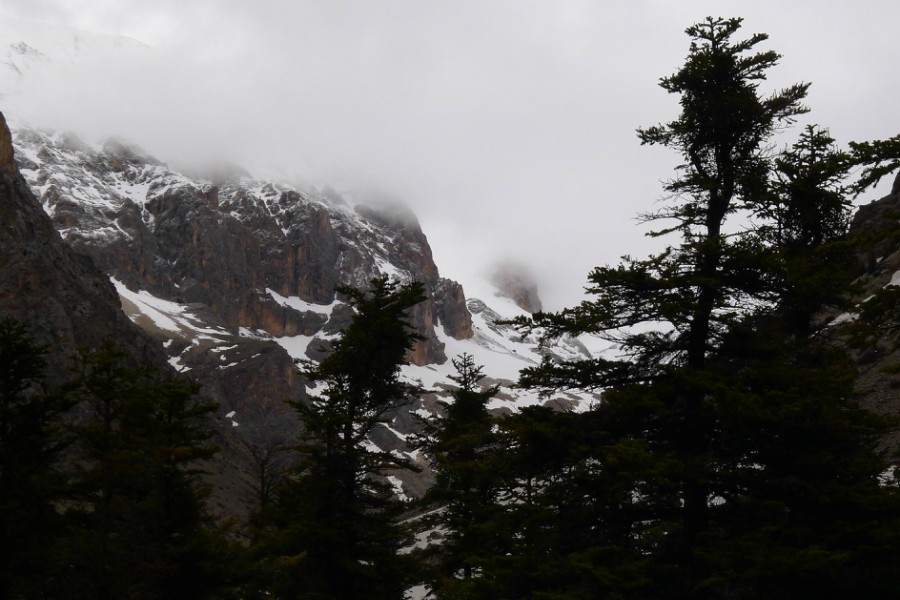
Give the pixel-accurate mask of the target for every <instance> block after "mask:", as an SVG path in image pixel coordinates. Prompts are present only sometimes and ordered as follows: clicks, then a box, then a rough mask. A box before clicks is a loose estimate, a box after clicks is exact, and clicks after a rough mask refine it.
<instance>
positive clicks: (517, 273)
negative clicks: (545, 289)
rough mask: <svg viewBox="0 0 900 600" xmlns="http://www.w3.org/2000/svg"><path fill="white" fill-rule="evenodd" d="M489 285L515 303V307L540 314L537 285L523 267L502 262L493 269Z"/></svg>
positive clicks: (540, 306)
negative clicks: (491, 284) (492, 285)
mask: <svg viewBox="0 0 900 600" xmlns="http://www.w3.org/2000/svg"><path fill="white" fill-rule="evenodd" d="M491 283H493V284H494V285H495V286H497V292H498V293H499V294H500V295H501V296H504V297H506V298H509V299H510V300H512V301H513V302H515V303H516V306H518V307H519V308H521V309H522V310H526V311H528V312H530V313H532V314H533V313H536V312H540V310H541V308H542V305H541V299H540V297H539V296H538V288H537V283H536V282H535V280H534V277H533V276H532V275H531V273H530V272H529V271H528V269H527V268H526V267H524V266H523V265H519V264H516V263H513V262H503V263H500V264H499V265H497V266H496V267H494V270H493V272H492V273H491Z"/></svg>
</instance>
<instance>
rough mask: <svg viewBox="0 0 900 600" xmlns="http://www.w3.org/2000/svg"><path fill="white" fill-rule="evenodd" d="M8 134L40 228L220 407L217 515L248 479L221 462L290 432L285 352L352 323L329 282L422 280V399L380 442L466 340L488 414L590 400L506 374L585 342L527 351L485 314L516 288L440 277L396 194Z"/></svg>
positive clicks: (405, 478) (414, 371)
mask: <svg viewBox="0 0 900 600" xmlns="http://www.w3.org/2000/svg"><path fill="white" fill-rule="evenodd" d="M12 142H13V144H14V146H15V160H16V162H17V163H18V169H19V171H20V172H21V177H20V180H21V181H22V182H23V183H25V184H27V186H28V187H29V188H30V190H32V191H33V194H34V196H35V197H36V199H37V200H38V202H39V205H40V207H42V208H43V212H44V213H45V215H46V217H49V222H47V219H44V220H45V222H47V224H46V227H45V230H46V231H44V232H43V233H41V234H40V236H38V237H45V236H50V237H52V236H55V238H54V239H57V240H58V241H59V243H60V245H63V244H62V240H65V242H66V244H67V246H68V247H69V248H71V249H72V250H73V251H75V252H77V253H79V255H82V256H85V257H89V259H90V262H91V263H93V264H95V265H96V266H97V267H99V269H100V270H101V271H102V272H104V273H105V274H106V275H107V276H108V279H107V280H104V285H105V286H106V289H107V290H108V292H110V294H109V295H110V297H111V301H113V302H115V301H118V302H120V303H121V307H122V310H123V311H124V313H125V314H127V315H128V317H129V318H130V319H131V321H133V322H134V323H135V324H137V325H138V326H140V328H141V329H142V330H143V331H144V333H145V334H146V335H147V336H149V337H151V338H153V339H155V340H157V341H158V343H159V344H160V346H161V347H163V348H164V350H165V353H166V357H167V360H168V362H169V363H170V364H171V365H172V366H173V367H174V368H176V369H178V370H181V371H187V372H189V373H190V374H191V376H193V377H194V378H195V379H196V380H197V381H199V382H200V383H201V384H202V385H203V391H204V392H203V393H204V394H205V395H207V396H209V397H210V398H212V399H214V400H216V401H218V402H219V404H220V413H219V416H220V419H221V424H222V427H221V437H222V439H221V440H220V445H221V446H222V447H223V448H224V449H225V451H224V452H223V453H222V455H223V456H222V459H221V460H220V462H219V464H218V465H217V469H218V472H219V477H218V478H217V486H218V487H219V490H220V494H219V496H218V497H219V501H220V502H221V503H222V510H223V511H225V512H240V511H241V503H240V501H239V500H238V499H239V498H240V496H241V493H242V492H241V488H250V487H252V486H253V482H252V481H249V480H246V479H247V478H246V477H243V476H240V477H238V480H237V481H235V478H234V477H232V475H233V474H234V469H233V465H235V464H236V465H243V467H242V468H241V469H240V471H249V472H252V471H253V463H254V461H255V460H257V459H256V458H254V457H255V456H257V455H258V454H259V453H260V452H262V451H263V450H264V449H265V448H269V447H273V446H275V445H278V444H283V443H287V442H289V441H290V440H291V439H292V436H294V435H295V434H296V431H297V423H296V421H295V417H294V415H293V412H292V411H291V410H290V409H289V408H288V407H287V404H286V401H287V400H291V401H303V400H305V399H306V398H307V397H308V396H309V393H310V391H311V389H310V387H309V384H308V382H307V381H305V380H304V378H303V377H302V376H301V375H300V372H299V370H298V369H297V367H296V365H295V361H296V360H313V361H315V360H318V359H320V358H322V357H323V356H324V355H325V353H326V352H327V351H328V345H329V341H330V340H332V339H334V337H335V335H336V334H337V333H338V332H339V331H340V330H341V328H342V327H344V326H345V325H346V324H347V323H348V322H349V319H350V317H351V315H352V312H351V309H350V307H349V306H348V305H347V304H345V303H344V302H343V301H342V298H341V296H340V294H338V293H336V290H337V288H338V287H339V286H341V285H351V286H355V287H365V286H366V284H367V282H368V281H369V280H371V279H372V278H373V277H376V276H381V275H389V276H392V277H395V278H398V279H400V280H403V281H409V280H416V281H420V282H422V283H423V284H424V286H425V289H426V292H427V297H428V298H427V300H426V301H425V302H423V303H421V304H420V305H418V306H417V307H416V308H415V309H414V311H413V314H412V315H411V322H412V323H413V324H414V325H415V326H416V328H417V330H418V331H419V332H420V333H421V334H422V335H423V336H424V338H425V339H424V340H423V341H422V342H420V343H419V344H418V345H417V346H416V347H415V348H414V349H413V350H412V351H411V352H410V354H409V357H408V358H409V365H407V366H406V367H404V376H405V377H406V378H407V379H408V380H409V381H412V382H416V383H419V384H421V385H422V386H423V387H424V388H425V389H426V390H427V391H428V393H427V394H425V395H424V396H423V397H422V398H420V399H418V400H417V401H416V402H415V403H414V404H412V405H411V406H410V407H409V408H408V409H407V410H403V411H401V412H399V413H398V414H396V415H393V422H392V423H391V424H390V425H385V426H384V427H382V428H381V429H380V430H379V431H378V432H377V434H376V435H374V436H373V439H372V440H371V441H372V443H375V444H376V445H378V446H379V447H382V448H385V449H390V450H392V451H397V452H402V453H409V452H410V451H409V449H408V448H407V447H406V444H405V441H406V438H407V436H408V435H410V434H412V433H415V432H416V431H418V427H419V426H418V421H417V420H416V418H415V417H414V415H416V414H419V415H423V414H431V413H433V412H434V411H436V410H438V403H437V402H436V398H437V397H438V396H446V395H447V391H446V390H447V386H448V385H449V384H450V383H451V382H450V380H449V379H448V376H449V375H450V374H452V373H453V372H454V371H453V367H452V364H451V361H450V360H449V359H450V358H453V357H456V356H458V355H459V354H461V353H464V352H465V353H469V354H472V355H473V356H474V357H475V359H476V362H477V363H478V364H482V365H484V366H485V368H484V372H485V373H486V374H487V375H488V378H487V379H486V380H485V382H484V383H485V384H489V383H493V382H499V383H500V384H501V385H502V386H503V388H502V392H501V393H500V394H499V395H498V396H497V398H496V399H495V401H494V403H493V405H492V407H491V408H492V409H493V410H495V411H510V410H516V409H517V408H518V407H521V406H523V405H527V404H534V403H543V402H551V403H554V404H555V405H557V406H560V407H563V408H567V409H576V410H577V409H579V408H584V407H586V406H588V404H589V402H590V401H591V399H590V398H584V397H580V396H577V395H566V396H564V397H557V398H553V399H549V400H548V399H542V398H539V397H537V396H536V395H535V394H532V393H527V392H525V391H524V390H518V389H516V388H515V387H514V386H513V382H514V381H515V380H516V379H517V376H518V371H519V370H520V369H521V368H522V367H525V366H528V365H533V364H536V363H537V362H539V361H540V359H541V356H542V355H543V354H545V353H547V352H551V353H555V354H556V355H559V356H577V355H584V354H585V353H586V352H587V349H586V348H585V347H584V346H583V345H582V343H581V342H579V341H577V340H570V339H567V340H563V341H562V342H560V343H558V344H557V345H555V346H554V347H551V348H539V347H538V343H537V337H536V336H532V337H531V338H528V339H522V338H521V336H519V335H518V334H517V333H516V332H515V331H514V330H513V329H512V328H510V327H509V326H506V325H503V324H501V323H499V321H501V320H502V319H506V318H511V317H514V316H517V315H520V314H526V313H527V311H526V310H525V309H523V308H521V307H520V306H519V305H518V304H521V302H520V299H519V298H518V297H517V295H516V294H514V293H511V292H510V290H509V289H501V290H497V289H496V288H495V287H494V286H493V285H491V284H490V283H484V284H479V285H481V287H482V289H481V290H480V291H479V297H469V298H467V297H466V294H465V291H464V288H463V286H462V285H461V284H459V283H458V282H455V281H451V280H448V279H445V278H442V277H441V276H440V273H439V269H438V266H437V265H436V264H435V263H434V260H433V258H432V254H431V249H430V247H429V244H428V239H427V237H426V235H425V233H424V232H423V231H422V229H421V227H420V226H419V223H418V221H417V219H416V217H415V215H414V214H413V213H412V212H411V211H410V210H409V209H408V208H407V207H405V206H404V205H403V204H402V203H400V202H399V201H397V200H395V199H392V198H389V197H387V198H386V197H384V196H383V195H379V194H374V193H370V192H359V191H357V192H343V193H339V192H337V191H336V190H334V189H332V188H329V187H323V188H315V187H312V186H304V185H297V184H291V183H288V182H282V181H271V180H266V179H262V178H258V177H255V176H253V175H251V174H250V173H248V172H246V171H244V170H242V169H240V168H238V167H235V166H229V165H225V166H220V167H219V168H217V169H215V170H214V172H213V173H211V174H206V175H205V176H203V175H197V174H186V173H182V172H178V171H177V170H174V169H172V168H170V167H168V166H167V165H166V164H164V163H163V162H161V161H160V160H157V159H156V158H154V157H151V156H148V155H147V154H146V153H144V152H143V151H142V150H141V149H140V148H138V147H135V146H131V145H128V144H125V143H122V142H120V141H107V142H105V143H103V144H90V143H86V142H84V141H82V140H80V139H79V138H78V137H77V136H74V135H72V134H67V133H61V132H47V131H39V130H35V129H28V128H16V131H15V133H14V135H13V137H12ZM23 187H24V186H23ZM36 207H37V204H35V207H34V208H33V210H35V211H36V210H37V208H36ZM50 223H52V227H53V228H55V230H56V232H54V231H51V229H50ZM57 232H58V233H57ZM60 237H61V239H60ZM507 271H508V269H507ZM507 279H509V278H507ZM510 281H512V280H511V279H510ZM507 283H509V282H508V281H507ZM476 287H477V286H476ZM506 287H507V288H509V285H507V286H506ZM527 288H528V293H529V294H530V295H531V296H530V302H531V305H532V306H531V307H532V308H533V306H535V305H536V306H539V299H538V298H537V290H536V287H535V286H534V285H533V284H530V283H529V284H528V286H527ZM113 290H114V291H115V293H116V294H117V295H118V298H116V296H115V295H114V294H113V293H112V291H113ZM226 415H228V416H226ZM410 455H411V456H413V457H416V455H415V454H414V453H410ZM229 465H231V466H229ZM242 477H243V479H244V480H242ZM250 479H251V480H252V476H251V477H250ZM427 484H428V474H427V470H426V473H425V475H424V476H420V475H414V476H412V475H409V474H398V479H397V485H398V489H397V491H398V493H399V494H404V495H408V496H415V495H418V494H420V493H421V492H422V491H423V490H424V488H425V486H427Z"/></svg>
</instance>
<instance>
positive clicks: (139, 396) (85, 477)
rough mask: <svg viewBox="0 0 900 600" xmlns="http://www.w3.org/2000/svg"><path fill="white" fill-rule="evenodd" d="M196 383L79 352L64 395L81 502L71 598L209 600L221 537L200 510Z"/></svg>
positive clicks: (110, 351)
mask: <svg viewBox="0 0 900 600" xmlns="http://www.w3.org/2000/svg"><path fill="white" fill-rule="evenodd" d="M197 391H198V388H197V386H196V385H195V384H193V383H190V382H188V381H185V380H183V379H180V378H175V377H171V376H164V375H161V374H159V373H157V372H156V371H155V370H153V369H152V368H150V367H143V366H141V367H132V366H128V364H127V361H126V360H125V357H124V355H123V354H122V353H121V352H120V351H118V350H116V349H115V348H114V347H113V346H111V345H107V346H105V347H103V348H101V349H99V350H96V351H88V352H85V353H84V354H83V355H82V357H81V360H80V364H79V367H78V370H77V373H76V376H75V379H74V381H73V383H72V386H71V391H70V392H69V395H70V397H71V398H72V399H74V400H77V402H78V403H79V409H80V414H79V416H78V418H77V422H76V424H75V426H74V432H75V436H76V444H77V445H76V447H77V451H78V454H77V456H76V457H75V461H74V465H75V468H76V472H75V485H76V486H77V490H76V491H77V496H76V499H77V502H75V503H73V504H72V505H71V506H70V507H68V508H69V510H68V517H69V518H70V519H71V521H72V523H73V526H72V534H71V539H70V561H71V567H72V582H73V592H72V597H78V598H98V599H113V598H159V599H162V598H209V597H214V594H215V590H216V589H217V588H219V586H220V585H221V582H220V581H217V580H216V579H215V578H216V577H221V576H222V575H223V571H222V570H220V569H221V562H222V561H223V557H224V555H220V554H217V552H218V551H219V550H224V547H225V544H224V542H223V541H222V540H220V539H218V538H217V532H216V531H215V530H214V529H212V528H210V527H209V525H210V523H209V519H208V518H207V517H206V515H205V509H204V506H203V497H204V495H205V490H204V489H203V487H202V485H201V482H200V475H201V473H200V472H199V471H198V470H197V463H198V461H200V460H203V459H206V458H209V457H210V456H212V454H213V453H214V452H215V451H216V449H215V447H214V446H212V445H211V444H210V443H209V437H210V431H209V430H208V429H207V426H206V423H205V418H206V417H207V415H208V414H209V413H210V412H211V411H213V410H214V409H215V405H213V404H209V403H205V402H203V401H201V400H200V399H199V398H198V396H197Z"/></svg>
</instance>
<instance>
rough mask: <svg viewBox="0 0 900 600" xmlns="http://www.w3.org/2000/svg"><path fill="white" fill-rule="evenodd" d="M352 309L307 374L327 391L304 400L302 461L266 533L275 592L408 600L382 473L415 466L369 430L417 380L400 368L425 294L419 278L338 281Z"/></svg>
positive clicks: (391, 501) (399, 537)
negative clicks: (352, 284) (412, 318)
mask: <svg viewBox="0 0 900 600" xmlns="http://www.w3.org/2000/svg"><path fill="white" fill-rule="evenodd" d="M340 292H341V293H343V294H344V295H345V296H346V297H347V299H348V301H349V303H350V304H351V305H352V306H353V307H354V308H355V310H356V314H355V315H354V316H353V319H352V322H351V323H350V325H349V326H348V327H347V328H346V329H345V330H344V331H343V332H342V334H341V336H340V339H339V340H337V341H336V342H335V343H334V345H333V352H332V353H331V354H330V355H329V356H328V357H326V358H325V359H324V360H322V362H321V363H319V364H318V365H307V370H306V374H307V376H309V377H310V379H312V380H313V381H316V382H322V383H324V385H325V389H324V391H323V393H322V395H321V396H319V397H316V398H313V399H312V402H311V403H310V404H302V403H297V404H294V405H293V406H294V408H295V409H296V410H297V411H298V413H299V415H300V417H301V420H302V423H303V428H304V429H303V433H302V438H301V441H300V443H299V444H298V445H297V446H296V450H297V455H298V465H297V467H296V469H295V470H294V472H293V473H292V474H291V476H290V478H289V480H288V481H287V482H285V483H284V484H283V485H282V486H280V488H279V490H278V493H277V501H276V502H275V506H273V509H272V513H271V517H270V519H271V520H270V529H269V532H268V536H267V537H266V538H265V539H264V540H262V542H261V545H262V548H260V549H259V552H260V553H261V554H263V555H264V556H269V557H272V558H271V559H270V560H271V561H273V562H274V565H272V569H271V570H273V571H274V572H275V578H274V580H273V581H272V582H271V583H270V584H269V586H270V587H271V590H272V592H273V593H276V594H278V595H279V597H285V598H309V599H314V598H320V599H323V600H324V599H326V598H328V599H330V598H344V599H347V600H352V599H355V598H359V599H362V598H365V599H370V598H371V599H376V598H377V599H381V598H384V599H397V600H399V599H401V598H403V594H404V591H405V589H406V586H407V584H408V583H409V579H410V577H411V572H410V569H409V568H408V567H409V563H408V561H409V557H406V556H401V555H399V553H398V552H399V550H400V547H401V544H402V542H403V541H404V532H403V530H402V529H401V528H400V526H399V525H398V524H397V523H396V519H397V517H398V515H399V511H400V509H401V508H402V507H401V506H400V505H399V502H398V501H397V500H396V498H395V497H394V495H393V490H392V488H391V487H390V485H388V484H387V482H386V481H384V479H383V477H382V476H383V475H384V474H385V472H386V471H387V470H389V469H396V468H405V467H409V466H410V465H409V464H408V463H407V461H405V460H402V459H400V458H398V457H397V456H395V455H393V454H391V453H390V452H384V451H380V450H377V449H375V448H372V447H371V446H370V445H368V443H367V436H368V434H369V433H370V432H371V431H372V430H373V429H374V428H375V427H377V426H379V424H380V423H381V422H382V421H383V420H384V419H385V417H386V416H387V415H388V413H389V412H390V411H391V410H394V409H396V408H399V407H400V406H403V405H404V404H407V403H408V402H410V401H411V397H412V395H413V394H414V393H416V388H414V386H411V385H409V384H406V383H404V382H403V381H402V380H401V379H400V367H401V366H402V365H403V364H404V362H405V361H406V355H407V352H408V351H409V350H410V349H411V348H412V347H413V344H414V343H415V341H416V340H417V339H418V338H419V336H418V335H417V334H416V333H415V332H414V331H413V330H412V329H411V327H410V326H409V324H408V322H407V313H408V311H409V309H410V308H412V307H413V306H415V305H416V304H418V303H419V302H421V301H422V300H423V299H424V295H423V291H422V286H421V285H420V284H418V283H409V284H402V285H401V284H399V283H396V282H393V281H390V280H388V279H387V278H380V279H374V280H372V282H371V288H370V289H369V290H367V291H363V290H358V289H355V288H341V289H340Z"/></svg>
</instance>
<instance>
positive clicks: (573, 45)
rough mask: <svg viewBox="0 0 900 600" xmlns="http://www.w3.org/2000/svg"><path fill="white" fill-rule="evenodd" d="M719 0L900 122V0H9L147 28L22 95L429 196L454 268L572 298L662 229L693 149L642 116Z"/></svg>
mask: <svg viewBox="0 0 900 600" xmlns="http://www.w3.org/2000/svg"><path fill="white" fill-rule="evenodd" d="M707 15H712V16H725V17H730V16H741V17H744V18H745V21H744V28H743V34H744V35H742V36H741V37H746V36H748V35H750V34H751V33H754V32H766V33H768V34H769V35H770V40H769V41H768V42H767V44H766V46H765V47H766V48H767V49H774V50H776V51H778V52H780V53H781V54H783V55H784V58H783V59H782V61H781V64H780V66H779V67H777V68H776V69H775V70H774V71H773V72H772V73H771V77H770V81H769V82H768V83H767V84H764V87H765V88H766V89H773V88H774V87H775V86H778V87H782V86H785V85H789V84H791V83H794V82H797V81H810V82H812V84H813V85H812V88H811V90H810V95H809V98H808V104H809V106H810V107H811V108H812V113H811V114H810V115H809V116H808V117H805V118H804V120H803V121H802V122H808V123H819V124H821V125H823V126H826V127H828V128H830V130H831V133H832V135H833V136H834V137H835V138H837V140H838V141H839V142H840V143H842V144H845V143H846V142H848V141H850V140H868V139H879V138H886V137H891V136H893V135H896V134H897V133H898V130H900V109H898V99H900V73H898V61H900V33H898V26H900V2H897V1H896V0H883V1H876V0H857V1H856V2H853V3H850V2H845V1H839V0H809V1H807V0H796V1H785V0H778V1H767V0H755V1H747V2H743V1H730V2H729V1H725V0H718V1H714V0H708V1H700V0H693V1H692V0H671V1H662V0H656V1H654V0H629V1H625V0H615V1H613V0H605V1H601V0H594V1H588V0H546V1H542V2H538V1H527V0H515V1H513V0H508V1H500V0H477V1H476V0H471V1H469V0H452V1H451V0H442V1H437V0H433V1H427V0H315V1H313V0H283V1H278V0H257V1H255V2H248V1H247V0H154V1H153V2H147V1H143V0H0V19H2V20H3V21H5V25H6V27H0V32H2V33H3V36H4V37H9V38H10V39H9V40H4V42H7V43H12V42H15V41H18V40H16V39H13V38H14V37H15V36H16V32H18V31H21V32H23V36H24V32H25V31H26V30H28V29H30V28H31V29H33V28H35V27H36V28H38V29H40V30H42V31H44V32H45V33H47V32H50V37H51V38H52V37H53V36H54V35H56V36H59V35H64V33H63V32H64V31H65V30H66V29H67V28H77V29H80V30H84V31H88V32H93V33H97V34H106V35H125V36H129V37H131V38H134V39H135V40H139V41H141V42H143V43H144V44H146V47H141V46H137V47H136V48H131V49H130V50H128V51H127V52H126V51H123V52H121V53H118V54H111V53H109V52H105V53H104V54H103V56H101V57H93V58H91V60H90V61H82V64H81V65H76V66H70V67H68V68H67V70H66V72H65V73H55V74H54V75H53V76H45V77H44V78H43V80H39V79H35V80H34V81H32V82H31V83H30V84H29V85H28V86H26V88H24V91H23V92H21V93H19V94H7V95H6V96H5V97H4V99H3V101H2V102H3V103H5V106H2V107H0V110H4V111H7V112H11V113H13V114H12V117H13V118H15V117H21V118H23V119H28V120H29V121H31V122H33V123H34V124H37V125H48V126H55V127H65V128H68V129H73V130H75V131H78V132H80V133H82V134H84V135H86V136H88V137H96V138H99V137H105V136H108V135H114V134H115V135H122V136H125V137H127V138H129V139H131V140H132V141H134V142H135V143H137V144H139V145H141V146H143V147H144V148H146V149H147V150H148V151H150V152H152V153H153V154H155V155H157V156H158V157H159V158H161V159H162V160H166V161H169V162H173V163H174V162H178V161H183V160H201V159H232V160H235V161H238V162H241V163H243V164H247V165H249V166H251V167H254V166H258V165H267V166H269V167H271V168H274V169H280V170H281V171H283V172H284V173H286V174H290V175H296V176H300V177H303V178H306V179H309V180H312V181H316V182H321V181H331V182H334V183H335V184H336V186H341V185H348V184H349V183H352V182H357V183H358V182H365V183H366V184H369V185H374V186H378V187H379V188H381V189H382V190H383V191H386V192H389V193H392V194H395V195H397V196H399V197H401V198H402V199H403V200H405V201H406V202H407V203H409V204H410V205H411V206H412V207H413V208H414V209H415V211H416V212H417V214H418V215H419V218H420V221H421V223H422V226H423V228H424V230H425V232H426V234H427V235H428V237H429V239H430V240H431V244H432V247H433V250H434V253H435V258H436V260H437V263H438V266H439V268H440V269H441V273H442V275H444V276H447V277H451V278H455V279H458V280H460V281H462V282H463V283H465V280H466V279H467V277H469V276H470V274H471V273H472V272H473V270H476V269H477V268H479V267H481V266H483V265H484V263H485V262H486V261H487V260H491V259H493V258H494V257H506V258H512V259H517V260H519V261H521V262H523V263H525V264H528V265H530V266H531V267H532V269H533V270H534V273H535V275H536V277H537V279H538V282H539V284H540V287H541V296H542V297H543V299H544V301H545V304H546V305H548V306H549V307H550V308H561V307H562V306H565V305H571V304H573V303H574V302H577V301H578V300H580V299H581V297H582V296H581V289H582V287H583V285H584V283H585V281H586V275H587V273H588V271H589V270H590V269H591V268H592V267H593V266H596V265H599V264H608V263H615V262H616V261H617V260H618V257H619V256H621V255H623V254H632V255H636V256H642V255H644V254H646V253H647V251H648V249H649V248H650V247H651V246H650V245H649V242H648V241H647V240H646V239H645V238H644V237H643V234H644V233H645V232H646V228H645V227H643V226H640V225H639V224H638V223H637V222H636V221H635V219H634V217H635V215H636V214H637V213H639V212H641V211H647V210H650V209H652V208H653V206H654V203H655V202H656V201H657V200H658V199H659V197H660V195H661V192H660V187H661V186H660V181H661V180H663V179H666V178H667V177H669V176H670V175H671V173H672V171H671V169H672V167H673V166H674V164H675V163H676V160H677V157H676V156H674V155H672V154H671V153H669V152H668V151H666V150H664V149H659V148H647V147H641V146H640V145H639V144H638V141H637V137H636V136H635V129H636V128H637V127H640V126H647V125H652V124H655V123H658V122H661V121H665V120H668V119H670V118H672V117H674V116H675V115H676V114H677V109H678V105H677V98H676V97H673V96H668V95H667V94H666V93H665V92H664V91H663V90H662V89H661V88H659V87H658V81H659V78H660V77H663V76H665V75H669V74H671V73H673V72H674V71H675V70H676V69H677V68H678V67H679V66H680V65H681V64H682V62H683V59H684V57H685V55H686V53H687V48H688V43H689V38H688V37H687V36H686V35H685V34H684V29H685V27H687V26H688V25H690V24H691V23H693V22H695V21H698V20H700V19H702V18H704V17H705V16H707ZM24 20H28V21H29V22H25V21H24ZM36 23H37V24H36ZM2 46H3V47H4V48H5V47H6V43H3V44H2ZM801 124H802V123H801ZM785 141H787V139H785ZM889 183H890V182H887V183H886V184H885V183H883V184H882V186H880V187H879V189H878V191H876V192H873V193H872V195H871V196H869V197H866V198H864V199H862V201H869V200H871V199H873V198H874V197H876V196H878V195H883V193H886V190H885V186H886V185H888V186H889Z"/></svg>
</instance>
